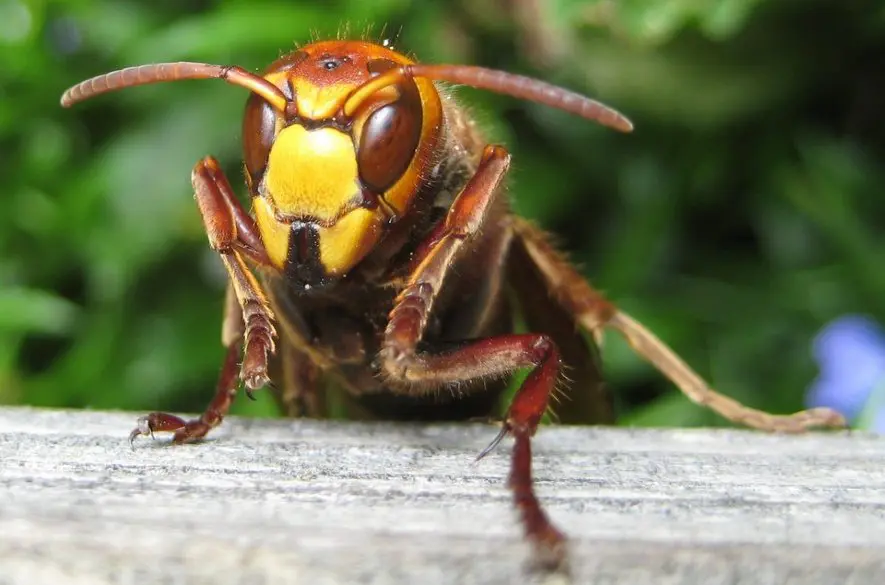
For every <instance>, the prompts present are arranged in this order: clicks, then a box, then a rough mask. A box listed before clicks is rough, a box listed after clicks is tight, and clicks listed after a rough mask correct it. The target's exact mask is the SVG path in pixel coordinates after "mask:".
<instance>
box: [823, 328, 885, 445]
mask: <svg viewBox="0 0 885 585" xmlns="http://www.w3.org/2000/svg"><path fill="white" fill-rule="evenodd" d="M813 351H814V357H815V359H816V360H817V363H818V366H819V368H820V375H819V376H818V378H817V379H816V380H815V381H814V383H813V384H812V385H811V387H810V388H809V390H808V395H807V397H806V400H807V402H808V405H809V406H826V407H829V408H832V409H834V410H837V411H839V412H841V413H842V414H843V415H845V417H846V418H848V419H849V420H852V421H857V420H858V417H862V418H863V419H865V420H864V421H863V423H862V425H861V426H863V427H865V428H869V429H871V430H874V431H876V432H880V433H885V330H883V329H882V327H881V326H880V325H879V324H878V323H877V322H876V321H874V320H872V319H870V318H869V317H865V316H862V315H846V316H844V317H840V318H839V319H836V320H835V321H832V322H831V323H830V324H829V325H827V326H826V327H824V328H823V329H822V330H821V331H820V333H818V335H817V337H815V339H814V346H813Z"/></svg>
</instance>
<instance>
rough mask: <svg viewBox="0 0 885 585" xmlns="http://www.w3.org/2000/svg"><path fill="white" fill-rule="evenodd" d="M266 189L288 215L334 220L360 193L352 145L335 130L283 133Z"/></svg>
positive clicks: (288, 130)
mask: <svg viewBox="0 0 885 585" xmlns="http://www.w3.org/2000/svg"><path fill="white" fill-rule="evenodd" d="M265 188H266V191H267V194H268V195H269V196H270V198H271V200H273V203H274V205H275V206H276V209H277V211H278V212H279V213H281V214H283V215H286V216H291V217H304V216H310V217H314V218H317V219H319V220H320V221H323V220H334V219H335V218H336V217H337V216H338V215H339V214H340V213H341V211H342V210H343V209H344V208H345V207H346V206H347V205H348V204H349V203H350V202H351V201H352V200H353V199H354V198H355V197H356V196H357V195H358V194H359V193H360V186H359V175H358V171H357V164H356V154H355V153H354V149H353V141H352V140H351V138H350V136H348V135H347V134H344V133H342V132H339V131H338V130H335V129H333V128H320V129H317V130H306V129H305V128H304V127H303V126H289V127H288V128H285V129H283V130H282V131H281V132H280V133H279V135H278V136H277V138H276V140H275V141H274V144H273V147H272V148H271V150H270V157H269V159H268V162H267V172H266V173H265Z"/></svg>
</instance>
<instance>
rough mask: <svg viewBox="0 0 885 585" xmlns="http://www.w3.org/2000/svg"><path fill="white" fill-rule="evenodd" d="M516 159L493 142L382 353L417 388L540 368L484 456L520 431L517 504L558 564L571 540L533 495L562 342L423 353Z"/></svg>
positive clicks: (526, 341) (481, 344)
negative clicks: (440, 303) (444, 294)
mask: <svg viewBox="0 0 885 585" xmlns="http://www.w3.org/2000/svg"><path fill="white" fill-rule="evenodd" d="M509 163H510V155H509V154H508V153H507V151H506V150H504V149H503V148H500V147H495V146H489V147H486V149H485V151H484V152H483V157H482V160H481V161H480V164H479V167H478V169H477V171H476V173H475V174H474V176H473V177H472V178H471V180H470V181H469V182H468V183H467V185H466V186H465V187H464V190H463V191H462V192H461V193H460V194H459V195H458V197H457V199H456V200H455V202H454V203H453V205H452V208H451V209H450V211H449V214H448V216H447V218H446V220H445V223H444V224H443V225H442V227H441V228H440V229H438V230H436V231H435V232H434V233H433V234H432V235H431V236H430V238H429V241H428V243H427V245H425V246H422V247H421V252H420V257H419V258H417V259H416V263H415V265H414V269H413V272H412V274H411V276H410V278H409V281H408V283H407V285H406V286H405V288H404V289H403V291H402V292H401V293H400V294H399V296H398V297H397V299H396V302H395V304H394V307H393V309H392V311H391V313H390V319H389V322H388V326H387V330H386V331H385V339H384V344H383V349H382V350H381V359H382V368H383V371H384V373H385V374H386V375H387V376H388V378H389V379H390V381H391V382H393V386H394V387H401V388H403V389H402V390H401V391H402V392H413V393H424V392H429V391H434V390H435V389H438V388H440V387H441V386H445V385H447V384H451V383H452V382H453V381H460V380H471V379H476V378H483V377H499V376H504V375H508V374H512V373H513V372H514V371H515V370H517V369H519V368H526V367H531V368H533V369H532V372H531V373H530V374H529V376H528V378H526V380H525V382H524V383H523V385H522V387H520V389H519V391H518V392H517V393H516V395H515V396H514V398H513V402H512V404H511V405H510V408H509V410H508V412H507V416H506V418H505V421H504V428H503V429H502V431H501V433H499V434H498V436H497V437H496V438H495V440H494V441H493V442H492V444H491V445H490V446H489V447H488V448H487V449H486V450H484V451H483V452H482V453H481V454H480V455H479V457H483V456H484V455H486V454H487V453H488V452H489V451H491V449H492V448H494V447H495V446H496V445H497V444H498V443H499V442H500V441H501V439H502V438H503V437H504V436H505V435H506V434H507V433H509V434H511V435H513V437H514V441H515V442H514V448H513V458H512V462H511V468H510V478H509V485H510V488H511V489H512V490H513V497H514V504H515V505H516V507H517V509H518V510H519V512H520V516H521V520H522V523H523V527H524V529H525V532H526V535H527V537H528V538H529V539H530V540H531V541H532V543H533V544H534V545H535V548H534V550H535V552H536V553H537V555H536V556H537V559H536V560H538V561H540V563H541V564H543V565H544V566H545V567H546V568H558V567H562V566H563V564H564V561H565V546H564V545H565V537H564V535H563V534H562V533H561V532H560V531H559V530H557V529H556V528H555V527H554V526H553V524H552V523H551V522H550V520H549V519H548V517H547V515H546V514H545V513H544V511H543V509H542V508H541V505H540V503H539V502H538V499H537V497H536V496H535V494H534V490H533V487H532V472H531V443H530V438H531V436H532V435H533V434H534V432H535V430H536V429H537V427H538V423H539V422H540V420H541V416H542V415H543V414H544V411H545V410H546V409H547V403H548V399H549V397H550V394H551V392H552V391H553V389H554V386H555V384H556V381H557V378H558V375H559V365H560V364H559V352H558V350H557V348H556V345H555V344H554V343H553V342H552V341H551V340H550V339H549V338H548V337H546V336H544V335H532V334H527V335H504V336H500V337H492V338H488V339H483V340H480V341H476V342H474V343H471V344H469V345H467V346H466V347H463V348H460V349H458V350H455V351H451V352H447V353H438V354H432V353H424V352H419V351H418V350H417V345H418V343H419V342H420V340H421V338H422V335H423V334H424V328H425V326H426V323H427V318H428V316H429V315H430V314H431V311H432V309H433V302H434V299H435V298H436V295H437V293H438V291H439V290H440V289H441V287H442V284H443V280H444V278H445V276H446V274H447V272H448V269H449V267H451V266H453V265H454V264H455V262H456V261H457V259H458V257H459V253H460V252H462V251H463V248H464V245H465V243H466V242H467V241H468V240H469V239H470V238H471V237H472V236H474V235H476V234H477V233H478V232H479V231H480V229H481V227H482V225H483V222H484V221H485V219H486V217H487V214H488V212H489V210H490V208H491V207H492V205H493V202H494V198H495V195H496V193H497V191H498V187H499V185H500V183H501V179H502V178H503V176H504V174H505V172H506V171H507V168H508V166H509Z"/></svg>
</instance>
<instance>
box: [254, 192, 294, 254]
mask: <svg viewBox="0 0 885 585" xmlns="http://www.w3.org/2000/svg"><path fill="white" fill-rule="evenodd" d="M252 201H253V206H254V212H255V223H257V224H258V232H259V233H260V234H261V241H262V242H264V249H265V250H266V251H267V256H268V258H270V261H271V263H272V264H273V265H274V266H275V267H276V268H279V269H280V270H282V269H283V268H284V267H285V265H286V256H287V255H288V254H289V234H291V233H292V229H291V225H290V224H288V223H285V222H281V221H277V219H276V218H275V217H274V213H273V209H271V207H270V205H269V204H268V202H267V199H265V198H264V197H255V198H254V199H253V200H252Z"/></svg>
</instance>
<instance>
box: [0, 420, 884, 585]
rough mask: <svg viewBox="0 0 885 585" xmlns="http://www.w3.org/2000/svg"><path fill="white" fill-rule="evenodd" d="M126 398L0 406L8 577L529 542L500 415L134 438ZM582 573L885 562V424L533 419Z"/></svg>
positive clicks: (375, 573) (790, 573)
mask: <svg viewBox="0 0 885 585" xmlns="http://www.w3.org/2000/svg"><path fill="white" fill-rule="evenodd" d="M134 420H135V416H134V415H133V414H130V413H104V412H71V411H52V410H45V411H44V410H34V409H23V408H5V409H0V495H2V497H0V585H12V584H15V585H19V584H21V585H34V584H38V583H52V584H57V585H66V584H74V583H76V584H80V583H83V584H89V585H99V584H103V583H133V584H135V583H138V584H153V583H188V584H201V583H207V584H208V583H212V584H213V585H223V584H227V583H249V584H252V583H254V584H263V583H268V584H270V583H273V584H279V583H309V584H317V585H321V584H333V583H372V584H379V585H380V584H384V585H387V584H393V583H403V584H405V583H410V584H411V583H421V584H424V585H434V584H443V583H452V584H455V583H457V584H470V583H477V584H480V583H482V584H499V583H500V584H504V583H508V584H509V583H518V582H521V581H522V580H523V579H524V571H523V569H524V564H523V563H524V560H525V559H526V546H525V545H524V543H523V542H522V541H521V539H520V530H519V527H518V525H517V524H516V520H515V514H514V513H513V512H512V511H511V509H510V498H509V494H508V492H507V490H506V487H505V481H504V479H505V477H506V474H507V465H508V447H509V443H508V442H507V441H505V442H504V443H503V444H502V446H501V447H500V448H499V449H498V450H497V451H496V452H494V453H493V454H492V455H490V456H489V457H488V458H487V459H485V460H483V461H482V462H480V463H479V464H473V463H472V458H473V457H474V455H475V454H476V453H477V452H478V451H479V450H480V449H482V447H484V446H485V445H486V444H487V443H488V441H489V440H490V439H491V438H492V436H493V435H494V434H495V432H496V429H495V428H493V427H491V426H488V425H450V426H409V425H381V424H375V425H371V424H354V423H326V422H318V421H267V420H256V421H250V420H236V419H231V420H229V421H227V422H226V423H225V424H224V425H223V426H222V427H221V428H220V429H218V431H217V432H216V433H215V434H214V435H213V439H212V440H210V441H207V442H205V443H203V444H200V445H190V446H184V447H174V448H169V447H167V446H166V445H165V443H166V441H165V440H159V439H158V440H156V441H151V440H149V439H146V440H143V441H140V442H138V443H137V444H136V449H135V450H134V451H133V450H131V449H130V448H129V444H128V443H127V440H126V436H127V434H128V432H129V430H130V429H131V428H132V426H133V423H134ZM535 451H536V465H535V468H536V475H537V482H538V491H539V495H540V497H541V499H542V501H543V502H544V503H545V504H546V506H547V509H548V511H549V512H550V514H551V516H552V517H553V518H554V520H555V521H556V522H558V523H559V525H560V526H561V527H562V528H563V529H564V530H566V531H567V532H568V534H569V535H571V537H572V543H571V546H572V553H573V564H574V576H575V578H574V581H575V583H606V584H637V585H638V584H656V585H657V584H677V583H703V584H705V585H707V584H720V583H721V584H734V583H752V584H767V583H772V584H778V585H782V584H785V583H796V584H802V585H816V584H826V585H832V584H836V583H876V584H880V583H883V582H885V438H880V437H874V436H871V435H867V434H860V433H839V434H811V435H805V436H799V437H789V436H770V435H763V434H758V433H751V432H745V431H731V430H715V431H714V430H648V429H623V428H570V427H549V428H544V429H542V430H541V431H540V432H539V434H538V437H537V440H536V449H535Z"/></svg>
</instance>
